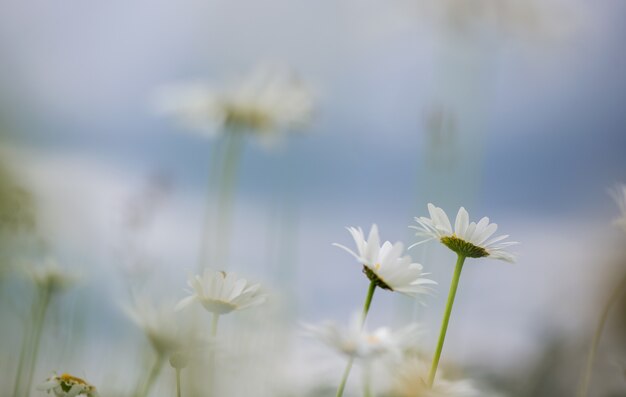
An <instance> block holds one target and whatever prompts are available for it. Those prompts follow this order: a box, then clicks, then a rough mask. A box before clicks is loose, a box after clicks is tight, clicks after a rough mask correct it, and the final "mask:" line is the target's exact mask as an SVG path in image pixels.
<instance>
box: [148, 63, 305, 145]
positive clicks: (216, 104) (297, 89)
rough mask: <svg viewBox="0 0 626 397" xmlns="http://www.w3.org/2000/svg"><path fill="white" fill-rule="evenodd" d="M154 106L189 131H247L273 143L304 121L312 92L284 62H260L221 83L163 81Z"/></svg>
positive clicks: (213, 132)
mask: <svg viewBox="0 0 626 397" xmlns="http://www.w3.org/2000/svg"><path fill="white" fill-rule="evenodd" d="M156 107H157V111H158V112H160V113H162V114H165V115H168V116H172V117H174V118H175V119H176V120H177V121H178V123H179V124H180V125H181V126H182V127H183V128H185V129H188V130H191V131H195V132H200V133H202V134H204V135H209V136H213V135H216V134H219V133H227V132H229V133H239V132H248V133H253V134H255V135H257V136H258V137H259V139H260V140H261V142H262V143H264V144H272V143H274V142H276V141H277V140H278V138H279V135H280V134H281V133H284V132H289V131H294V130H298V129H300V128H302V127H304V126H305V125H306V124H307V123H308V122H309V120H310V117H311V112H312V109H313V96H312V94H311V91H310V89H309V88H308V87H307V86H306V85H305V84H304V83H303V82H302V81H300V80H299V79H298V78H297V77H296V76H295V74H294V73H293V71H291V70H290V69H289V68H287V67H283V66H278V65H265V64H264V65H260V66H258V67H257V68H255V69H254V70H253V71H252V72H251V73H250V75H248V76H246V77H244V78H242V79H241V80H240V81H239V82H238V83H236V84H233V85H232V86H230V87H227V88H225V89H216V88H215V87H214V86H212V85H210V84H207V83H203V82H191V83H182V84H174V85H169V86H165V87H162V88H161V89H159V90H158V92H157V96H156Z"/></svg>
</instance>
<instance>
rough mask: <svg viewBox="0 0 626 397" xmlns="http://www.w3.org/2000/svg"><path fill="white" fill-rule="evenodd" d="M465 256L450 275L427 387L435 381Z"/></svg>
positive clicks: (459, 257)
mask: <svg viewBox="0 0 626 397" xmlns="http://www.w3.org/2000/svg"><path fill="white" fill-rule="evenodd" d="M464 262H465V257H464V256H463V255H459V256H458V258H457V261H456V267H455V268H454V275H453V276H452V282H451V284H450V292H449V293H448V302H447V303H446V310H445V312H444V315H443V320H442V321H441V330H440V331H439V341H438V342H437V349H436V350H435V355H434V356H433V362H432V365H431V366H430V373H429V374H428V387H432V386H433V383H434V381H435V375H436V374H437V367H438V366H439V359H440V358H441V351H442V350H443V342H444V340H445V339H446V332H447V331H448V323H449V322H450V313H452V305H453V304H454V297H455V296H456V289H457V287H458V286H459V279H460V278H461V270H463V263H464Z"/></svg>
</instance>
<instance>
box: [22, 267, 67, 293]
mask: <svg viewBox="0 0 626 397" xmlns="http://www.w3.org/2000/svg"><path fill="white" fill-rule="evenodd" d="M26 272H27V273H28V275H29V276H30V278H31V280H32V281H33V283H34V284H35V285H36V286H37V288H38V289H39V291H41V292H42V293H45V294H50V295H54V294H57V293H61V292H64V291H66V290H67V289H69V288H70V287H71V286H72V285H74V284H75V283H76V280H77V277H76V276H75V275H74V274H72V273H70V272H68V271H66V270H63V269H61V267H59V265H58V264H57V263H56V262H55V261H53V260H51V259H48V260H47V261H46V262H45V263H44V264H43V265H41V266H28V267H27V269H26Z"/></svg>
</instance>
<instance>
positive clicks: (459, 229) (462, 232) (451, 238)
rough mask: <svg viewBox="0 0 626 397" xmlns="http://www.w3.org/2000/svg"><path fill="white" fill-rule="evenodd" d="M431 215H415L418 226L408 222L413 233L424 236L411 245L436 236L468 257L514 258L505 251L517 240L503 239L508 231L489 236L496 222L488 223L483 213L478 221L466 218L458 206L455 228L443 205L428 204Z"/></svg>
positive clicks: (434, 238) (494, 228) (507, 259)
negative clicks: (503, 233) (428, 216)
mask: <svg viewBox="0 0 626 397" xmlns="http://www.w3.org/2000/svg"><path fill="white" fill-rule="evenodd" d="M428 212H429V214H430V218H426V217H416V218H415V221H416V222H417V223H418V226H410V227H411V228H413V229H416V230H417V233H416V235H417V236H418V237H421V238H424V239H423V240H421V241H419V242H417V243H416V244H414V245H417V244H421V243H423V242H426V241H429V240H439V241H441V242H442V243H443V244H444V245H446V246H447V247H448V248H450V249H452V250H453V251H455V252H457V253H459V254H462V255H464V256H467V257H471V258H480V257H489V258H493V259H500V260H504V261H507V262H514V261H515V257H514V256H513V255H512V254H511V253H509V252H507V251H506V248H507V247H509V246H511V245H515V244H518V243H517V242H513V241H507V242H503V241H502V240H505V239H507V238H508V237H509V236H508V235H502V236H497V237H493V238H492V237H491V236H492V235H493V234H494V233H495V232H496V230H498V225H497V224H495V223H489V218H487V217H484V218H482V219H481V220H480V221H478V223H476V222H470V221H469V214H468V213H467V211H466V210H465V208H463V207H461V208H459V212H458V213H457V216H456V221H455V223H454V229H453V228H452V224H451V223H450V219H449V218H448V215H446V213H445V212H444V210H443V209H441V208H439V207H435V206H434V205H433V204H430V203H429V204H428Z"/></svg>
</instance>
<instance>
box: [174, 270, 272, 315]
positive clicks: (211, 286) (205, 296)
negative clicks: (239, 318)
mask: <svg viewBox="0 0 626 397" xmlns="http://www.w3.org/2000/svg"><path fill="white" fill-rule="evenodd" d="M187 284H188V285H189V287H191V291H189V293H190V294H191V295H190V296H188V297H186V298H184V299H182V300H181V301H180V302H179V303H178V304H177V305H176V310H181V309H183V308H185V307H187V306H189V305H190V304H192V303H194V302H198V303H200V304H201V305H202V306H203V307H204V308H205V309H206V310H207V311H209V312H211V313H214V314H226V313H230V312H232V311H233V310H243V309H247V308H249V307H252V306H257V305H260V304H262V303H263V302H265V300H266V299H267V295H266V294H264V293H262V292H261V285H260V284H251V283H250V282H248V281H247V280H246V279H243V278H239V277H238V276H237V274H236V273H233V272H228V273H227V272H222V271H213V270H210V269H205V270H204V274H203V275H202V276H193V277H191V278H190V279H189V280H188V282H187Z"/></svg>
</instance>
